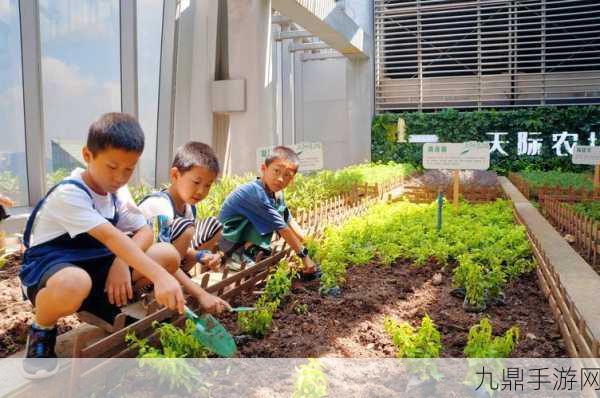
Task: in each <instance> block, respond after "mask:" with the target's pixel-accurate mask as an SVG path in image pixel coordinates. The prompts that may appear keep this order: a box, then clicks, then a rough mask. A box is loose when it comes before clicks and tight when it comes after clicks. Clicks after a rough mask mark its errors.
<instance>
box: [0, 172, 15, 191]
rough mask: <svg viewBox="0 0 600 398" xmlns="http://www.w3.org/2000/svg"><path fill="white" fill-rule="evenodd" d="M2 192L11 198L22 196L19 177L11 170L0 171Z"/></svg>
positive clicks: (0, 189) (0, 188)
mask: <svg viewBox="0 0 600 398" xmlns="http://www.w3.org/2000/svg"><path fill="white" fill-rule="evenodd" d="M0 194H4V195H6V196H8V197H10V198H18V197H19V196H20V184H19V178H18V177H17V176H15V175H14V174H12V173H11V172H10V171H0Z"/></svg>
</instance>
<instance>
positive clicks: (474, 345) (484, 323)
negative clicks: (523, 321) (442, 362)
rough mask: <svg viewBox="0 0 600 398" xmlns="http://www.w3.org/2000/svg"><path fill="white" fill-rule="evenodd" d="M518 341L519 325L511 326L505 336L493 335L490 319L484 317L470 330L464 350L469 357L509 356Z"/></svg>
mask: <svg viewBox="0 0 600 398" xmlns="http://www.w3.org/2000/svg"><path fill="white" fill-rule="evenodd" d="M518 342H519V327H518V326H516V325H515V326H513V327H511V328H510V329H509V330H507V331H506V333H504V335H503V336H493V335H492V325H491V324H490V321H489V320H488V319H487V318H483V319H482V320H481V321H480V323H479V324H477V325H474V326H473V327H471V329H470V330H469V338H468V341H467V346H466V347H465V350H464V352H465V356H466V357H467V358H507V357H508V356H509V355H510V353H511V352H512V351H513V350H514V349H515V348H516V346H517V344H518Z"/></svg>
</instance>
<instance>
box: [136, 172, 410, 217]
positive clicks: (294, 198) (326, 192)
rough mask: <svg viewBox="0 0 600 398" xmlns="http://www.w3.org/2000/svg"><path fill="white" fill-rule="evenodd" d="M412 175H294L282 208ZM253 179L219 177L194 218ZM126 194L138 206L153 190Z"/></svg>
mask: <svg viewBox="0 0 600 398" xmlns="http://www.w3.org/2000/svg"><path fill="white" fill-rule="evenodd" d="M414 171H415V169H414V167H412V166H411V165H408V164H396V163H394V162H388V163H387V164H383V163H378V164H375V163H362V164H357V165H352V166H348V167H346V168H343V169H340V170H337V171H331V170H322V171H318V172H316V173H311V174H307V175H303V174H298V175H296V177H295V178H294V181H293V182H292V183H291V184H290V185H289V186H288V187H287V188H286V189H285V199H286V204H287V206H288V207H289V208H290V209H291V210H292V211H298V210H301V209H309V208H311V207H312V206H314V204H315V203H317V202H320V201H323V200H327V199H331V198H334V197H337V196H339V195H343V194H346V193H349V192H351V190H352V188H353V187H354V186H356V185H364V184H365V183H368V184H377V183H385V182H387V181H389V180H391V179H393V178H396V177H399V176H401V175H404V176H406V175H410V174H412V173H413V172H414ZM254 178H255V176H254V175H253V174H251V173H247V174H244V175H242V176H233V177H228V176H224V177H221V178H220V179H219V180H218V181H217V182H216V183H214V184H213V186H212V188H211V190H210V193H209V194H208V196H207V197H206V198H204V200H202V201H201V202H200V203H198V204H197V205H196V209H197V214H198V217H200V218H205V217H208V216H217V215H218V214H219V211H220V210H221V206H222V205H223V202H224V201H225V199H226V198H227V196H228V195H229V194H230V193H231V192H232V191H233V190H234V189H235V188H237V187H238V186H239V185H241V184H245V183H247V182H249V181H252V180H253V179H254ZM130 191H131V194H132V196H133V198H134V199H135V201H136V203H139V202H140V201H141V200H142V199H143V198H144V197H145V196H146V195H148V194H150V193H151V192H152V191H153V188H152V187H150V186H148V185H144V184H142V185H139V186H135V187H130Z"/></svg>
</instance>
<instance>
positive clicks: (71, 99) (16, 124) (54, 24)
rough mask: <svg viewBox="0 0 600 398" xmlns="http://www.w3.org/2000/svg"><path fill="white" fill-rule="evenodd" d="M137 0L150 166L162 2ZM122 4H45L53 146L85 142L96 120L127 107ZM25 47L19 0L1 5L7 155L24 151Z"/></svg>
mask: <svg viewBox="0 0 600 398" xmlns="http://www.w3.org/2000/svg"><path fill="white" fill-rule="evenodd" d="M136 1H137V8H138V74H139V104H140V121H141V123H142V127H143V128H144V130H145V132H146V141H147V146H146V148H147V149H146V151H145V153H144V156H143V158H145V164H146V165H149V164H151V162H150V159H151V158H154V152H155V145H154V141H155V136H156V132H155V130H156V113H157V101H158V78H159V64H160V46H161V40H160V39H161V29H162V23H161V22H162V0H136ZM118 7H119V1H118V0H40V39H41V56H42V90H43V110H44V130H45V134H46V148H49V147H50V146H49V144H48V143H49V141H50V139H57V138H60V139H65V140H76V141H81V142H82V143H83V141H84V139H85V137H86V134H87V128H88V127H89V125H90V123H91V122H92V121H94V120H95V119H97V118H98V116H100V115H101V114H102V113H105V112H109V111H119V110H120V109H121V98H120V97H121V91H120V54H119V47H120V46H119V8H118ZM20 46H21V43H20V30H19V10H18V0H0V121H1V123H2V134H1V135H2V139H0V152H23V151H24V147H25V144H24V128H23V97H22V76H21V48H20ZM5 138H7V139H5ZM47 153H49V149H47ZM47 156H48V155H47ZM149 162H150V163H149ZM147 174H151V173H150V172H148V173H147Z"/></svg>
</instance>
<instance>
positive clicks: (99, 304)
mask: <svg viewBox="0 0 600 398" xmlns="http://www.w3.org/2000/svg"><path fill="white" fill-rule="evenodd" d="M114 260H115V256H106V257H102V258H99V259H96V260H91V261H86V262H85V263H83V262H82V263H76V264H72V263H61V264H56V265H55V266H54V267H52V268H50V269H49V270H48V271H46V272H45V273H44V274H43V275H42V277H41V279H40V283H38V284H37V285H33V286H30V287H28V288H27V291H26V292H24V293H25V295H26V298H27V299H29V301H31V303H32V304H33V305H34V306H35V299H36V296H37V294H38V292H39V291H40V290H42V289H43V288H44V287H45V286H46V283H47V282H48V279H50V277H51V276H52V275H54V274H56V273H58V272H59V271H60V270H62V269H64V268H67V267H77V268H81V269H83V270H84V271H85V272H87V273H88V275H89V276H90V278H91V280H92V290H91V291H90V294H89V296H88V297H87V298H86V299H85V300H84V301H83V303H82V304H81V307H79V310H78V311H87V312H90V313H92V314H94V315H96V316H98V317H100V318H102V319H104V320H105V321H107V322H108V323H112V322H113V320H114V317H115V316H116V315H118V314H119V312H121V310H120V309H119V307H117V306H116V305H113V304H111V303H110V302H109V301H108V296H107V294H106V292H105V291H104V287H105V285H106V278H107V277H108V271H109V270H110V267H111V265H112V263H113V262H114ZM130 270H131V268H130Z"/></svg>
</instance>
